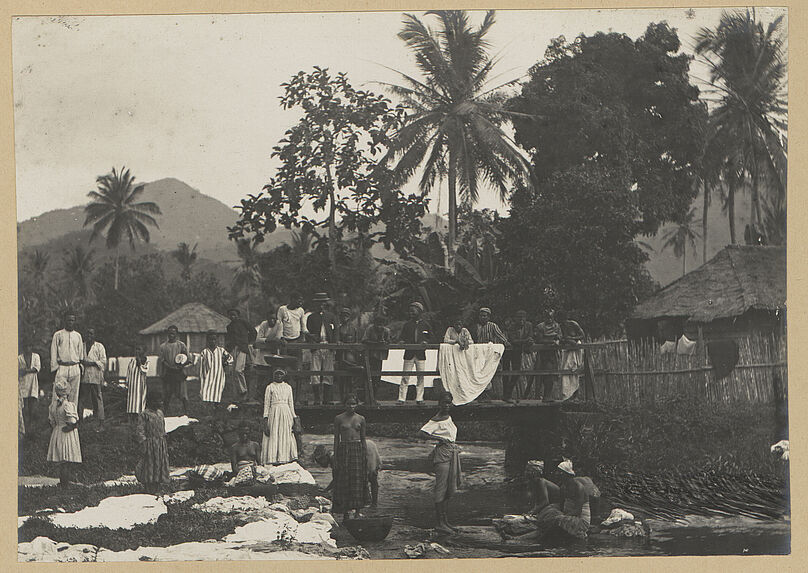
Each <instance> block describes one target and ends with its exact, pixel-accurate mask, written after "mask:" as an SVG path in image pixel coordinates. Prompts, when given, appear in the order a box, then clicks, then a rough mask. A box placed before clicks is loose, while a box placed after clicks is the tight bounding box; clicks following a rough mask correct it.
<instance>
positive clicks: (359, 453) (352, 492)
mask: <svg viewBox="0 0 808 573" xmlns="http://www.w3.org/2000/svg"><path fill="white" fill-rule="evenodd" d="M335 457H336V462H337V464H336V465H337V468H338V469H337V470H335V471H334V500H333V511H334V512H335V513H345V512H348V511H350V510H352V509H360V508H363V507H365V506H366V505H367V504H368V500H369V498H370V495H369V492H368V474H367V453H366V452H365V448H363V447H362V442H341V443H340V444H339V445H338V446H337V452H336V456H335Z"/></svg>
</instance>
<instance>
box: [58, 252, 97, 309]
mask: <svg viewBox="0 0 808 573" xmlns="http://www.w3.org/2000/svg"><path fill="white" fill-rule="evenodd" d="M94 254H95V253H94V251H93V250H92V249H85V248H84V247H83V246H81V245H76V246H75V247H74V248H72V249H70V250H68V251H67V252H66V253H65V257H66V258H65V265H64V271H65V275H66V276H67V280H68V284H69V285H70V289H71V290H72V292H73V296H74V297H77V298H83V299H86V298H88V297H90V296H92V294H93V285H92V275H93V271H94V270H95V261H93V256H94Z"/></svg>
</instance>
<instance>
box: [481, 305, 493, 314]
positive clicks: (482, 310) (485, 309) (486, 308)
mask: <svg viewBox="0 0 808 573" xmlns="http://www.w3.org/2000/svg"><path fill="white" fill-rule="evenodd" d="M480 312H487V313H488V314H492V313H491V309H490V308H488V307H487V306H484V307H482V308H481V309H480Z"/></svg>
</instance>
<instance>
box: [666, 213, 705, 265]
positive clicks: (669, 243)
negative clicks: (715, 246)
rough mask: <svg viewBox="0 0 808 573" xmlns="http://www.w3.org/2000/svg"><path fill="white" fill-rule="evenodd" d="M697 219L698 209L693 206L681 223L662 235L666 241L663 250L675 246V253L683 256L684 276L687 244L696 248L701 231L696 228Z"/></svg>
mask: <svg viewBox="0 0 808 573" xmlns="http://www.w3.org/2000/svg"><path fill="white" fill-rule="evenodd" d="M695 219H696V209H695V208H691V209H690V211H689V212H688V214H687V216H686V217H685V218H684V219H683V220H682V221H681V222H680V223H679V224H677V225H676V226H675V227H673V228H671V229H669V230H668V232H666V233H665V234H664V235H663V236H662V239H663V240H664V241H665V243H664V244H663V245H662V250H663V251H664V250H665V249H667V248H668V247H673V254H674V255H676V256H677V257H682V276H684V275H685V274H686V273H687V245H688V243H689V244H690V246H691V247H693V250H695V249H696V239H698V238H699V237H700V235H699V232H698V231H697V230H696V229H695V222H696V221H695Z"/></svg>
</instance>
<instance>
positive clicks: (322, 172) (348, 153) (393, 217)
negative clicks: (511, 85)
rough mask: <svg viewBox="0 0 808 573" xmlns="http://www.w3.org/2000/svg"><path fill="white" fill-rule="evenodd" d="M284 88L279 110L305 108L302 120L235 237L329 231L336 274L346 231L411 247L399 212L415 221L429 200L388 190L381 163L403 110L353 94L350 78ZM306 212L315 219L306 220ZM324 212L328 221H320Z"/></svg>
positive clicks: (326, 76) (308, 79) (324, 74)
mask: <svg viewBox="0 0 808 573" xmlns="http://www.w3.org/2000/svg"><path fill="white" fill-rule="evenodd" d="M282 87H283V88H284V95H283V96H281V98H280V99H281V106H282V107H283V108H284V109H297V108H300V109H302V110H303V116H302V117H301V118H300V120H299V121H298V123H297V124H296V125H295V126H293V127H292V128H291V129H289V130H288V131H287V132H286V134H285V136H284V138H283V139H282V140H281V141H280V142H279V144H278V145H277V146H275V147H274V148H273V152H272V156H273V157H277V158H278V159H279V160H280V167H279V168H278V170H277V172H276V174H275V176H274V177H273V178H272V179H271V181H270V183H268V184H267V185H265V186H264V190H263V192H262V193H260V194H258V195H250V196H249V197H248V198H247V199H244V200H242V202H241V205H240V207H239V209H240V210H241V214H240V217H239V220H238V222H237V223H236V225H234V226H233V227H231V228H230V229H229V231H230V237H231V238H232V239H237V240H238V239H242V238H244V237H246V236H248V235H252V236H254V237H255V240H256V241H258V242H260V241H262V240H263V237H264V235H265V234H266V233H271V232H272V231H274V230H275V228H276V227H277V226H278V225H279V224H280V225H283V226H285V227H287V228H289V227H292V226H298V225H302V227H303V228H304V230H306V231H307V232H309V233H315V232H316V229H318V228H321V227H325V228H327V230H328V263H329V269H330V270H331V272H332V273H333V272H334V269H335V268H336V264H337V249H338V241H339V240H340V238H341V236H342V233H343V231H352V232H357V233H359V234H360V235H364V236H366V237H367V239H368V240H370V241H376V240H382V241H385V242H386V243H389V242H391V241H392V242H394V243H396V244H398V243H399V242H400V243H402V244H403V245H404V246H406V245H407V244H408V242H411V241H412V239H411V238H410V237H407V236H406V231H409V230H410V229H411V227H407V226H405V225H401V224H400V221H398V219H397V218H398V217H400V216H401V211H402V210H403V211H404V212H406V213H407V214H412V211H413V209H414V210H415V212H417V211H418V210H419V208H420V209H421V213H423V210H424V207H423V203H424V200H423V198H419V197H417V196H415V195H409V196H405V195H404V194H403V193H402V192H401V191H399V190H396V189H395V188H393V187H391V186H390V185H389V183H390V181H389V176H388V174H387V172H386V170H385V169H381V168H379V167H378V163H377V160H376V157H381V155H382V154H383V153H384V152H385V151H386V149H387V145H388V144H389V134H390V133H391V132H392V131H395V130H396V129H397V127H398V126H399V125H400V124H401V121H402V120H403V116H404V110H403V109H402V108H401V107H397V108H393V107H391V105H390V101H389V100H388V99H386V98H384V97H383V96H379V95H376V94H374V93H372V92H366V91H361V90H356V89H354V88H353V86H352V85H351V84H350V83H349V81H348V78H347V77H346V76H345V74H342V73H340V74H337V75H335V76H334V75H331V74H330V73H329V72H328V70H327V69H323V68H318V67H315V68H314V71H313V72H311V73H308V74H306V73H304V72H302V71H301V72H299V73H298V74H297V75H295V76H294V77H292V79H291V80H290V81H289V82H288V83H284V84H282ZM308 209H310V210H312V211H314V213H315V217H309V216H306V215H304V214H302V211H304V210H308ZM323 212H325V216H324V217H319V218H318V216H317V215H318V214H320V213H323ZM387 221H391V222H392V223H393V227H394V229H395V233H393V234H389V233H386V232H385V231H377V230H374V225H375V224H376V223H379V222H382V223H386V222H387ZM415 230H416V231H420V227H419V226H416V229H415Z"/></svg>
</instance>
